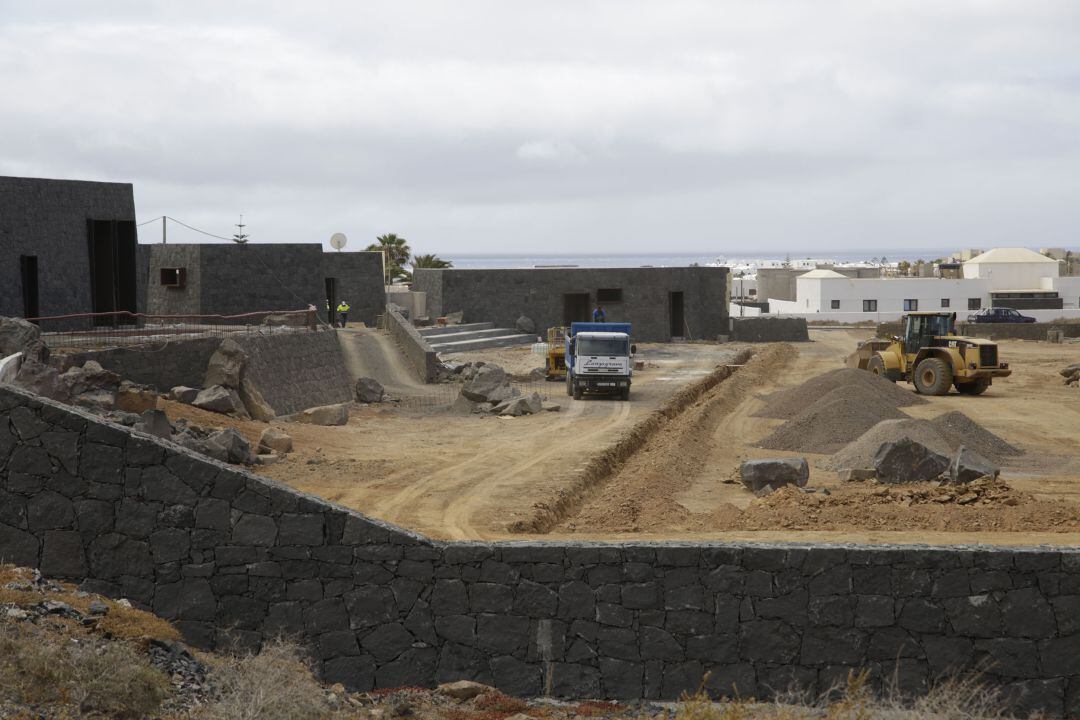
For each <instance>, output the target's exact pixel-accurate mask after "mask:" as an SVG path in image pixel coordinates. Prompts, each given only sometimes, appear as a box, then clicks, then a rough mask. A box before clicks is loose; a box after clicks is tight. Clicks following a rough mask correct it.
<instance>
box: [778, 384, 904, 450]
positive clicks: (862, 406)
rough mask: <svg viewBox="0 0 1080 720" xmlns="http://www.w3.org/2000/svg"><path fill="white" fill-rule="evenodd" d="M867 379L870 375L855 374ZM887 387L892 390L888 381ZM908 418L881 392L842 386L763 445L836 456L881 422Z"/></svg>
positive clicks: (803, 409)
mask: <svg viewBox="0 0 1080 720" xmlns="http://www.w3.org/2000/svg"><path fill="white" fill-rule="evenodd" d="M854 372H857V373H859V374H861V375H867V376H869V377H871V378H873V379H874V380H878V378H875V377H873V376H872V375H870V373H868V372H865V371H858V370H856V371H854ZM881 382H885V383H886V385H889V386H890V387H891V386H892V383H889V382H887V381H884V380H883V381H881ZM906 417H907V416H906V415H904V413H902V412H900V410H898V409H897V408H896V404H895V399H894V398H892V397H889V396H887V395H883V394H881V393H880V392H879V388H877V387H874V386H867V385H865V384H861V383H857V382H856V383H851V384H846V383H845V384H840V385H838V386H837V387H835V388H833V389H832V390H831V391H829V392H828V393H826V394H825V395H822V396H820V397H818V398H817V399H816V400H815V401H813V402H810V403H808V404H807V405H804V406H803V408H802V412H800V413H798V414H797V415H795V416H794V417H792V418H791V419H790V420H788V421H787V422H785V423H784V424H783V425H781V426H780V427H778V428H776V430H774V431H773V433H772V434H771V435H769V436H768V437H767V438H765V439H764V440H762V441H761V447H763V448H768V449H770V450H787V451H791V452H805V453H819V454H828V453H832V452H836V451H837V450H839V449H840V448H842V447H844V445H846V444H848V443H850V442H851V441H852V440H855V439H856V438H858V437H859V436H861V435H862V434H863V433H865V432H866V431H867V430H869V429H870V428H872V427H874V426H875V425H877V424H878V423H880V422H881V421H882V420H892V419H902V418H906Z"/></svg>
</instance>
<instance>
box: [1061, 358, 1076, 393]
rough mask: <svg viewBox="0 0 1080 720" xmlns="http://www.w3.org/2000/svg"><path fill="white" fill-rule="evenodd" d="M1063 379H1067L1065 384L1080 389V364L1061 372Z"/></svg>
mask: <svg viewBox="0 0 1080 720" xmlns="http://www.w3.org/2000/svg"><path fill="white" fill-rule="evenodd" d="M1061 377H1063V378H1065V384H1066V385H1071V386H1072V387H1080V363H1073V364H1072V365H1069V366H1068V367H1066V368H1063V369H1062V370H1061Z"/></svg>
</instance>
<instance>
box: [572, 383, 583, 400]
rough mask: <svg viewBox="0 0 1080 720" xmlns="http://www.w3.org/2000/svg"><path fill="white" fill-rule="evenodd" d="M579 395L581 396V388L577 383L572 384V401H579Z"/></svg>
mask: <svg viewBox="0 0 1080 720" xmlns="http://www.w3.org/2000/svg"><path fill="white" fill-rule="evenodd" d="M581 395H582V391H581V386H580V385H578V384H577V383H574V399H575V400H580V399H581Z"/></svg>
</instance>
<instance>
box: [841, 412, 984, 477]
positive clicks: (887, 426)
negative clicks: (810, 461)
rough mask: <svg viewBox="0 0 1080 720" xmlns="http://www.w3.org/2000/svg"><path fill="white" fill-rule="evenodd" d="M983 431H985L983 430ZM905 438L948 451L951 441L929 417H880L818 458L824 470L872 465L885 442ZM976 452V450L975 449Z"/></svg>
mask: <svg viewBox="0 0 1080 720" xmlns="http://www.w3.org/2000/svg"><path fill="white" fill-rule="evenodd" d="M984 432H985V431H984ZM901 438H907V439H908V440H913V441H914V442H917V443H920V444H922V445H925V446H926V447H928V448H930V449H931V450H933V451H934V452H936V453H940V454H942V455H951V454H952V451H953V449H954V448H953V444H952V442H951V441H950V440H949V439H948V438H946V437H945V436H944V435H943V434H942V432H941V430H940V429H939V428H938V427H936V426H935V425H934V424H933V423H932V422H930V421H929V420H914V419H912V418H906V419H902V420H883V421H882V422H879V423H877V424H875V425H873V426H872V427H871V428H870V429H869V430H867V431H866V432H865V433H863V434H862V435H861V436H859V437H858V438H856V439H855V440H853V441H852V442H850V443H848V444H847V445H846V446H844V448H843V449H841V450H840V451H838V452H837V453H836V454H835V455H833V456H832V457H831V458H828V459H826V460H824V461H822V462H821V467H823V468H825V469H827V470H847V469H850V468H872V467H874V456H875V455H876V454H877V451H878V448H880V447H881V446H882V445H883V444H884V443H887V442H895V441H896V440H900V439H901ZM976 452H978V450H977V449H976Z"/></svg>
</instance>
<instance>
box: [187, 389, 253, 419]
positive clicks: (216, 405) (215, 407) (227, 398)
mask: <svg viewBox="0 0 1080 720" xmlns="http://www.w3.org/2000/svg"><path fill="white" fill-rule="evenodd" d="M191 404H192V405H194V406H195V407H197V408H201V409H203V410H209V411H210V412H216V413H222V414H223V415H241V414H243V415H246V414H247V413H246V411H245V410H244V403H243V402H242V401H241V400H240V396H239V395H238V394H237V392H236V391H235V390H232V389H230V388H227V387H222V386H221V385H214V386H213V387H208V388H205V389H203V390H200V391H199V394H198V395H196V396H195V401H194V402H193V403H191Z"/></svg>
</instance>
